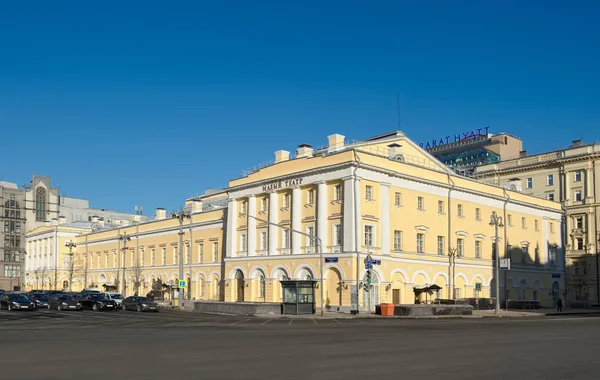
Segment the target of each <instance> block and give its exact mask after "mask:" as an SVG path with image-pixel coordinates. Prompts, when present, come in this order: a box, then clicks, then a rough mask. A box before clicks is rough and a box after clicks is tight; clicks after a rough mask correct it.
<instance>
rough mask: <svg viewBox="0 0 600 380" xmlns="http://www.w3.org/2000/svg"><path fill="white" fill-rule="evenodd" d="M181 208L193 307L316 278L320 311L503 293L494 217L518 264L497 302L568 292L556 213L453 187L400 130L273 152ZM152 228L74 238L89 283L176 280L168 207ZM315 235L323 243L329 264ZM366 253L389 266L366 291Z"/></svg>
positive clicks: (270, 292)
mask: <svg viewBox="0 0 600 380" xmlns="http://www.w3.org/2000/svg"><path fill="white" fill-rule="evenodd" d="M186 203H187V209H188V210H189V211H190V213H191V219H189V220H186V221H184V224H183V226H182V230H183V248H182V249H183V260H184V267H185V274H184V279H185V280H186V281H187V284H188V288H187V290H186V291H187V292H189V293H191V294H190V296H191V297H192V298H195V299H211V300H225V301H242V300H243V301H253V302H278V301H280V300H281V297H282V294H281V286H280V284H279V281H281V280H283V279H288V278H290V279H307V278H310V279H314V280H317V281H318V286H319V287H321V286H323V288H322V289H323V293H324V303H325V305H326V306H327V307H328V308H331V309H333V310H344V311H348V310H349V309H350V308H351V307H352V303H353V296H352V294H356V293H359V299H358V304H359V306H360V308H361V309H364V308H366V307H367V306H368V304H370V307H371V308H373V307H374V305H375V304H378V303H380V302H394V303H413V302H415V301H416V299H415V298H416V297H415V294H416V292H415V289H420V288H421V287H423V286H426V285H432V284H436V285H438V286H440V287H441V288H442V290H440V291H439V292H438V294H435V295H434V298H449V299H460V298H472V297H479V298H484V297H490V296H495V294H494V284H495V281H496V279H495V276H494V271H493V264H494V261H493V256H492V249H493V245H494V242H495V236H494V234H495V231H494V226H491V225H490V223H489V222H490V217H491V215H492V213H494V212H495V213H497V215H499V216H502V217H504V220H505V222H506V227H504V228H500V234H499V251H500V255H501V256H504V255H505V251H506V248H507V247H509V248H511V250H512V256H511V258H512V260H513V264H512V268H511V270H510V271H508V272H503V273H502V276H501V278H500V281H499V283H500V287H501V290H502V293H501V297H504V296H505V297H508V298H509V299H528V300H531V299H538V300H540V301H541V302H542V304H545V305H547V306H550V305H552V302H553V299H556V298H557V297H559V294H560V291H561V289H564V275H563V270H564V267H563V265H562V262H563V260H562V241H561V223H562V214H561V207H560V205H559V204H557V203H555V202H552V201H549V200H545V199H539V198H536V197H532V196H528V195H525V194H522V193H519V192H516V191H510V190H507V189H503V188H500V187H496V186H492V185H488V184H483V183H480V182H477V181H474V180H472V179H468V178H463V177H460V176H457V175H455V174H453V173H452V172H451V171H450V170H449V169H447V168H446V167H445V166H444V165H443V164H441V163H440V162H439V161H437V160H436V159H435V158H434V157H432V156H431V155H430V154H429V153H427V152H426V151H424V150H423V149H422V148H420V147H419V146H418V145H417V144H415V143H414V142H412V141H411V140H409V139H408V138H407V137H406V136H405V135H404V134H403V133H402V132H393V133H389V134H386V135H382V136H377V137H374V138H371V139H367V140H364V141H360V142H356V143H352V144H347V143H345V142H344V136H341V135H332V136H329V144H328V146H327V147H325V148H322V149H318V150H316V151H315V150H313V149H312V148H311V147H310V146H308V145H301V146H300V147H299V148H298V149H297V151H296V154H295V157H293V158H292V157H290V154H289V152H287V151H277V152H276V153H275V161H274V162H272V163H271V164H270V165H267V166H263V167H257V168H255V169H254V170H251V171H249V172H247V173H245V175H244V176H243V177H242V178H238V179H234V180H231V181H230V182H229V186H228V187H227V188H226V189H224V190H222V191H216V192H211V193H210V194H207V195H204V196H202V197H198V198H194V199H189V200H188V201H187V202H186ZM155 219H156V220H154V221H150V222H144V223H139V224H136V225H133V226H128V227H122V228H118V229H111V230H105V231H98V232H91V233H87V234H82V235H79V236H77V237H76V243H77V248H76V252H77V256H78V257H80V258H81V259H80V260H81V262H84V263H86V264H85V268H86V274H87V276H88V279H87V280H86V281H85V282H86V283H87V284H90V283H93V284H94V285H97V286H102V285H108V286H115V285H118V286H119V289H123V285H125V286H124V288H125V293H126V294H132V293H134V292H135V291H137V292H138V293H139V294H144V293H146V292H148V291H149V290H150V285H151V284H152V282H153V281H155V280H158V279H161V281H162V282H163V283H168V282H169V281H173V283H176V281H177V280H179V275H178V273H179V266H178V262H179V255H180V252H179V251H180V248H179V234H178V233H179V231H180V224H179V221H178V220H177V219H173V218H171V217H170V216H168V215H166V212H165V210H158V211H157V217H156V218H155ZM290 229H291V230H290ZM293 231H301V232H303V233H304V234H299V233H294V232H293ZM307 235H309V236H314V237H316V238H318V240H319V241H320V242H322V244H321V247H322V250H323V256H324V258H325V259H324V260H323V261H321V259H320V255H319V252H318V251H319V246H318V244H316V239H313V238H310V237H308V236H307ZM119 236H121V240H119ZM125 237H129V238H130V240H129V239H127V238H125ZM124 245H125V249H123V247H124ZM367 254H370V255H371V256H372V258H373V259H374V260H380V261H381V263H380V264H379V265H375V266H374V268H373V272H372V286H371V287H370V288H369V287H368V286H365V284H366V281H365V274H366V271H365V266H364V264H363V261H364V259H365V257H366V256H367ZM452 258H453V260H452ZM321 271H323V273H324V275H323V279H322V281H321V279H320V276H321ZM505 284H506V287H505ZM357 289H360V290H359V291H358V292H357ZM367 290H369V292H368V293H367ZM319 293H320V289H319V290H318V291H317V295H319ZM422 297H423V296H422V295H419V296H418V297H417V298H418V301H421V302H424V301H425V298H422ZM317 306H319V301H317Z"/></svg>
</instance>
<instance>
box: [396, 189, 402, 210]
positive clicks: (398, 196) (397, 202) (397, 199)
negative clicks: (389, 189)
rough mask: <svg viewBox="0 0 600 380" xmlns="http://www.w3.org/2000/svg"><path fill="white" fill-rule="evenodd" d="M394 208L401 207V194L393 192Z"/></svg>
mask: <svg viewBox="0 0 600 380" xmlns="http://www.w3.org/2000/svg"><path fill="white" fill-rule="evenodd" d="M394 206H398V207H400V206H402V193H399V192H395V193H394Z"/></svg>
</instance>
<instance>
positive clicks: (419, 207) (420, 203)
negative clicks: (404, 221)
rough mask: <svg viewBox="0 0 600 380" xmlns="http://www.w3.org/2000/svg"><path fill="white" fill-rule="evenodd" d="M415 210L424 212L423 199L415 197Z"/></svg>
mask: <svg viewBox="0 0 600 380" xmlns="http://www.w3.org/2000/svg"><path fill="white" fill-rule="evenodd" d="M417 210H419V211H425V198H424V197H417Z"/></svg>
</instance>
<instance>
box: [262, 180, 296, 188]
mask: <svg viewBox="0 0 600 380" xmlns="http://www.w3.org/2000/svg"><path fill="white" fill-rule="evenodd" d="M301 184H302V178H292V179H285V180H282V181H277V182H271V183H269V184H267V185H263V187H262V189H263V191H271V190H277V189H286V188H289V187H294V186H300V185H301Z"/></svg>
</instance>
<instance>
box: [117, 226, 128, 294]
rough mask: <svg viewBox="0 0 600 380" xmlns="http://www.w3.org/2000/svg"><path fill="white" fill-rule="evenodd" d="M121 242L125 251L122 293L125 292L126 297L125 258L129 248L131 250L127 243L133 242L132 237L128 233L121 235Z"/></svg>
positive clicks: (122, 265)
mask: <svg viewBox="0 0 600 380" xmlns="http://www.w3.org/2000/svg"><path fill="white" fill-rule="evenodd" d="M119 241H122V242H123V248H121V249H122V250H123V255H121V257H122V258H123V259H122V261H123V262H122V263H121V268H122V269H121V270H122V271H123V274H122V278H123V285H121V286H122V288H121V289H122V292H123V296H125V256H126V255H127V248H129V247H128V246H127V242H128V241H131V236H130V235H128V234H127V232H124V233H123V234H122V235H119Z"/></svg>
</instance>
